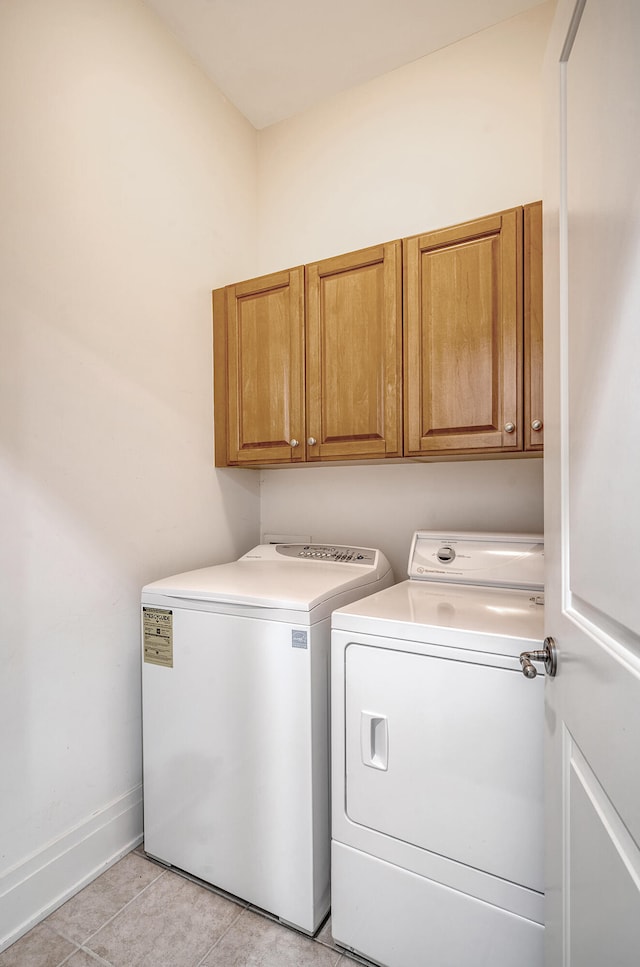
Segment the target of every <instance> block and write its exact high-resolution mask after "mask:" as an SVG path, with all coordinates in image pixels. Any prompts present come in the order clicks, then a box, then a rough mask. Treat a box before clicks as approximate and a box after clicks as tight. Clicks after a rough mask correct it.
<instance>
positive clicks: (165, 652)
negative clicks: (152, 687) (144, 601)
mask: <svg viewBox="0 0 640 967" xmlns="http://www.w3.org/2000/svg"><path fill="white" fill-rule="evenodd" d="M142 635H143V645H144V660H145V661H146V662H149V664H151V665H164V666H165V668H173V612H172V611H170V610H169V609H168V608H143V609H142Z"/></svg>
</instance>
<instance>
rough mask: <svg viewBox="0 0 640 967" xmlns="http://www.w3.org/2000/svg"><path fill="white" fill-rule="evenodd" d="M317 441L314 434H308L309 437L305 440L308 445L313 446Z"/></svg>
mask: <svg viewBox="0 0 640 967" xmlns="http://www.w3.org/2000/svg"><path fill="white" fill-rule="evenodd" d="M317 442H318V441H317V440H316V438H315V437H314V436H310V437H309V439H308V440H307V443H308V444H309V446H310V447H315V445H316V443H317Z"/></svg>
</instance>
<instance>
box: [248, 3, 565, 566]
mask: <svg viewBox="0 0 640 967" xmlns="http://www.w3.org/2000/svg"><path fill="white" fill-rule="evenodd" d="M553 6H554V4H553V3H547V4H543V5H542V6H539V7H537V8H535V9H533V10H531V11H529V12H527V13H525V14H522V15H520V16H518V17H514V18H513V19H512V20H509V21H506V22H505V23H502V24H498V25H497V26H496V27H492V28H490V29H489V30H485V31H482V32H481V33H479V34H476V35H475V36H473V37H470V38H469V39H467V40H465V41H462V42H460V43H458V44H454V45H452V46H450V47H447V48H445V49H444V50H441V51H439V52H437V53H435V54H432V55H430V56H428V57H425V58H423V59H421V60H419V61H416V62H415V63H413V64H410V65H408V66H407V67H403V68H401V69H400V70H397V71H394V72H392V73H390V74H387V75H385V76H384V77H380V78H378V79H376V80H374V81H371V82H370V83H368V84H364V85H362V86H361V87H358V88H356V89H354V90H351V91H348V92H346V93H345V94H342V95H339V96H336V97H334V98H332V99H331V100H328V101H326V102H325V103H323V104H322V105H320V106H319V107H317V108H314V109H312V110H309V111H307V112H305V113H304V114H302V115H299V116H298V117H295V118H292V119H290V120H287V121H283V122H281V123H280V124H277V125H273V126H272V127H271V128H267V129H266V130H264V131H262V132H261V133H260V140H259V171H260V181H259V211H260V219H259V232H260V236H259V237H260V251H259V265H260V271H261V272H268V271H274V270H276V269H278V268H284V267H285V266H289V265H296V264H299V263H302V262H309V261H312V260H314V259H317V258H324V257H326V256H329V255H336V254H338V253H339V252H346V251H350V250H352V249H356V248H359V247H362V246H365V245H370V244H373V243H376V242H381V241H384V240H387V239H391V238H398V237H403V236H406V235H411V234H414V233H417V232H420V231H424V230H427V229H433V228H439V227H443V226H445V225H449V224H453V223H455V222H457V221H463V220H465V219H469V218H474V217H476V216H479V215H483V214H486V213H489V212H492V211H499V210H500V209H502V208H507V207H510V206H513V205H519V204H522V203H523V202H528V201H534V200H536V199H537V198H539V197H541V193H542V185H541V148H540V145H541V136H542V129H541V103H540V70H541V65H542V58H543V53H544V48H545V43H546V38H547V34H548V30H549V26H550V23H551V17H552V13H553ZM261 489H262V493H261V506H262V510H261V525H262V530H263V533H264V532H277V533H291V532H293V533H296V532H298V533H311V534H312V535H313V537H314V538H317V539H319V540H324V539H331V540H345V541H356V540H358V541H360V542H362V543H365V544H374V545H379V546H381V547H382V548H383V549H384V550H385V551H386V552H387V554H388V555H389V557H390V558H391V559H392V561H393V562H394V564H395V566H396V570H397V571H399V576H400V575H401V573H402V569H404V567H405V564H406V554H407V550H408V540H409V536H410V534H411V532H412V531H413V530H414V529H416V528H417V527H425V528H426V527H440V526H447V527H456V526H458V527H465V528H475V529H489V528H494V529H496V530H497V529H501V530H508V529H522V530H531V529H534V530H536V531H537V530H540V531H541V530H542V526H543V513H542V461H541V460H519V461H510V460H509V461H508V460H501V461H495V462H490V461H481V462H473V463H449V464H420V465H416V464H411V465H408V466H390V467H383V468H379V469H377V468H375V467H370V468H355V467H354V468H349V467H335V468H325V467H318V468H312V469H305V470H304V471H299V470H267V471H263V472H262V488H261ZM300 528H302V530H300ZM400 562H402V563H401V564H400Z"/></svg>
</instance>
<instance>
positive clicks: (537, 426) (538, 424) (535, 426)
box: [531, 420, 542, 430]
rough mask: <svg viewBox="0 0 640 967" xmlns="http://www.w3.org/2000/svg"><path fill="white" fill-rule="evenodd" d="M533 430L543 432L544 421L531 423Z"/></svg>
mask: <svg viewBox="0 0 640 967" xmlns="http://www.w3.org/2000/svg"><path fill="white" fill-rule="evenodd" d="M531 429H532V430H541V429H542V420H532V421H531Z"/></svg>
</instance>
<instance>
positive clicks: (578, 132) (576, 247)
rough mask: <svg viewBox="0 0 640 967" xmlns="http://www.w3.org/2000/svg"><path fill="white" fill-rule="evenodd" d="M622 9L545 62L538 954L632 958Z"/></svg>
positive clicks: (634, 38) (591, 7)
mask: <svg viewBox="0 0 640 967" xmlns="http://www.w3.org/2000/svg"><path fill="white" fill-rule="evenodd" d="M639 45H640V4H639V3H638V2H637V0H586V3H585V2H584V0H580V2H578V3H576V0H559V4H558V9H557V13H556V18H555V21H554V26H553V28H552V34H551V39H550V45H549V51H548V57H547V63H546V67H545V83H546V104H547V118H546V128H547V134H548V143H547V151H546V160H545V165H546V168H545V178H546V188H545V200H544V211H545V240H544V243H545V354H546V363H545V409H546V413H545V430H546V436H545V515H546V518H545V549H546V559H547V565H548V573H547V584H546V587H547V594H546V609H545V613H546V628H547V634H549V635H552V636H553V637H554V638H555V639H556V641H557V645H558V651H559V667H558V674H557V677H556V678H554V679H547V682H546V689H545V691H546V696H545V697H546V716H545V720H546V749H545V755H546V766H545V767H546V788H547V830H546V841H547V882H546V893H547V922H546V926H547V929H546V939H547V961H546V962H547V964H548V967H560V965H564V967H569V965H570V967H603V965H607V967H632V965H633V967H636V965H637V964H638V962H639V960H640V851H639V848H638V844H639V843H640V753H639V747H640V608H639V606H638V597H639V593H638V579H639V578H640V509H639V508H640V500H639V496H638V495H639V494H640V366H639V360H640V67H639V64H640V60H639V54H638V51H639V49H640V47H639Z"/></svg>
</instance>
